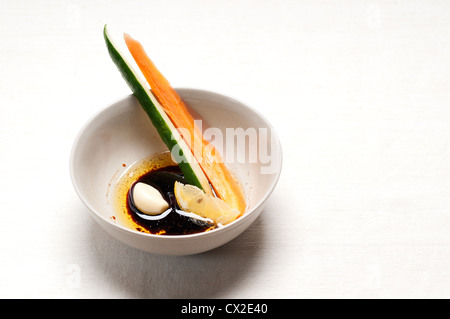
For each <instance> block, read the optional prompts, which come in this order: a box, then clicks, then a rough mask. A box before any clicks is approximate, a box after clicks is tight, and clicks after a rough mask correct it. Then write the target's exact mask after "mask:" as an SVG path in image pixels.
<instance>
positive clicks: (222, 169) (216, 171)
mask: <svg viewBox="0 0 450 319" xmlns="http://www.w3.org/2000/svg"><path fill="white" fill-rule="evenodd" d="M124 38H125V42H126V44H127V46H128V49H129V50H130V52H131V55H132V56H133V58H134V60H135V61H136V63H137V65H138V66H139V69H140V70H141V72H142V74H143V75H144V77H145V78H146V80H147V81H148V83H149V85H150V87H151V89H152V92H153V94H154V95H155V97H156V98H157V100H158V101H159V103H160V104H161V106H162V107H163V109H164V111H165V112H166V114H167V115H168V116H169V118H170V120H171V121H172V123H173V124H174V126H175V127H176V128H177V129H178V130H179V131H180V134H181V136H182V137H183V139H184V140H185V141H186V144H187V145H188V146H189V148H190V149H191V151H192V154H193V155H194V157H195V158H196V160H197V161H198V163H199V165H200V167H201V168H202V170H203V172H204V173H205V175H206V177H207V178H208V180H209V182H210V184H211V185H212V187H213V189H214V191H215V192H216V195H217V196H218V197H219V198H221V199H223V200H224V201H226V202H227V203H228V204H230V205H231V206H232V207H234V208H236V209H238V210H239V211H240V212H241V213H244V212H245V208H246V204H245V199H244V195H243V193H242V189H241V187H240V185H239V184H238V183H237V181H236V180H235V179H234V177H233V175H232V174H231V173H230V171H229V170H228V168H227V167H226V166H225V164H224V162H223V160H222V157H221V155H220V153H219V152H218V151H217V150H216V149H215V147H214V146H213V145H212V144H211V143H209V142H208V141H206V140H205V139H204V138H203V134H202V132H201V131H200V130H199V129H198V128H197V127H196V126H195V125H194V118H193V117H192V115H191V114H190V113H189V110H188V109H187V107H186V105H185V104H184V102H183V101H182V100H181V98H180V96H179V95H178V94H177V92H176V91H175V90H174V89H173V88H172V86H171V85H170V83H169V81H167V79H166V78H165V77H164V76H163V75H162V74H161V73H160V72H159V70H158V69H157V68H156V66H155V65H154V64H153V62H152V61H151V60H150V58H149V57H148V55H147V54H146V52H145V50H144V48H143V47H142V45H141V44H140V43H139V42H138V41H136V40H134V39H133V38H131V37H130V36H129V35H128V34H125V35H124ZM187 132H188V133H189V134H187ZM183 133H184V134H183Z"/></svg>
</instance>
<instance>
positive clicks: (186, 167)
mask: <svg viewBox="0 0 450 319" xmlns="http://www.w3.org/2000/svg"><path fill="white" fill-rule="evenodd" d="M103 36H104V38H105V42H106V47H107V48H108V52H109V55H110V57H111V59H112V60H113V62H114V64H115V65H116V67H117V69H118V70H119V71H120V73H121V74H122V77H123V78H124V80H125V81H126V82H127V84H128V86H129V87H130V88H131V91H132V92H133V94H134V96H135V97H136V98H137V99H138V101H139V103H140V104H141V106H142V108H143V109H144V111H145V113H147V115H148V117H149V118H150V120H151V122H152V123H153V126H154V127H155V128H156V130H157V131H158V134H159V136H160V137H161V139H162V141H163V142H164V144H166V145H167V147H168V148H169V150H170V151H171V150H172V148H173V147H174V146H175V145H178V142H177V141H176V140H175V139H172V131H171V130H170V128H169V126H168V125H167V123H166V122H165V121H164V119H163V118H162V117H161V115H160V114H159V111H158V109H157V108H156V106H155V105H154V104H153V102H152V100H151V99H150V97H149V96H148V94H149V93H148V92H147V89H146V88H144V87H143V86H142V85H141V84H140V83H139V80H138V79H137V78H136V76H135V74H134V72H133V71H132V70H131V68H130V66H129V65H128V64H127V62H126V61H125V60H124V58H123V57H122V56H121V54H120V52H119V51H118V50H117V49H116V48H115V47H114V45H113V43H112V42H111V41H110V40H109V37H108V34H107V29H106V25H105V27H104V29H103ZM179 153H180V156H181V157H182V158H183V160H182V161H181V163H178V166H179V167H180V170H181V171H182V172H183V175H184V177H185V179H186V182H187V183H188V184H191V185H194V186H197V187H198V188H200V189H202V190H204V188H203V187H202V184H201V182H200V181H199V179H198V178H197V176H196V175H195V173H194V171H193V169H192V168H191V166H190V164H189V163H188V161H187V159H186V157H185V156H184V154H183V150H182V148H181V147H179Z"/></svg>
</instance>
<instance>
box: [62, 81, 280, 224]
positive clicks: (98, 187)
mask: <svg viewBox="0 0 450 319" xmlns="http://www.w3.org/2000/svg"><path fill="white" fill-rule="evenodd" d="M177 91H178V93H179V94H180V96H181V97H182V98H183V100H184V101H186V102H187V104H188V105H189V107H190V108H191V110H192V111H193V114H194V116H195V117H196V115H195V114H197V115H201V118H202V120H203V121H202V126H203V129H204V130H205V129H208V128H209V130H208V131H209V132H211V133H212V143H213V144H214V145H215V146H216V147H217V148H218V149H219V150H220V151H221V152H222V154H223V157H224V159H226V161H227V165H228V166H229V167H230V169H231V170H232V171H233V173H234V174H235V175H236V177H237V178H238V180H239V181H240V182H241V184H242V187H243V190H244V193H245V196H246V201H247V212H246V214H248V213H251V211H252V210H253V209H254V208H255V207H256V206H258V205H259V204H261V203H262V202H263V201H264V200H265V199H266V198H267V196H268V195H269V194H270V192H271V191H272V190H273V188H274V186H275V184H276V182H277V180H278V177H279V173H280V170H281V148H280V145H279V142H278V139H277V138H276V136H275V135H270V133H273V134H274V132H273V129H271V127H270V124H269V123H267V121H266V120H265V119H264V118H263V117H262V116H260V115H259V114H258V113H256V112H255V111H253V110H252V109H250V108H248V107H246V106H245V105H243V104H242V103H240V102H238V101H236V100H234V99H231V98H228V97H226V96H223V95H220V94H217V93H212V92H207V91H201V90H193V89H178V90H177ZM235 128H239V129H237V130H236V129H235ZM227 129H228V131H227ZM220 132H222V133H223V134H222V136H220ZM266 132H269V134H268V137H267V139H266V140H265V139H264V138H265V137H264V135H265V133H266ZM227 133H230V134H234V136H232V137H230V134H227ZM255 134H256V137H255V136H254V135H255ZM231 138H232V139H233V140H234V143H231V142H230V141H231V140H230V139H231ZM239 141H240V142H239ZM242 141H245V142H242ZM227 143H228V144H227ZM239 143H240V144H239ZM264 143H266V144H265V145H264ZM255 144H256V145H255ZM227 145H228V147H227ZM164 151H167V147H166V146H165V145H164V143H163V142H162V141H161V138H160V137H159V135H158V133H157V131H156V129H155V128H154V127H153V125H152V123H151V122H150V119H149V118H148V116H147V115H146V114H145V112H144V111H143V110H142V108H141V107H140V105H139V103H138V101H137V100H136V98H135V97H134V96H132V95H130V96H128V97H125V98H123V99H121V100H119V101H117V102H115V103H113V104H112V105H111V106H109V107H107V108H106V109H104V110H103V111H101V112H100V113H98V114H97V115H95V116H94V117H93V118H92V119H91V120H90V121H89V122H88V123H87V124H86V125H85V127H84V128H83V130H82V131H81V133H80V135H79V136H78V138H77V141H76V142H75V145H74V149H73V151H72V159H71V173H72V179H73V183H74V186H75V189H76V190H77V192H78V194H79V196H80V197H81V199H82V200H83V201H84V202H85V204H86V205H87V206H88V207H89V208H90V209H91V210H92V211H93V212H94V213H95V214H96V215H97V216H99V217H101V218H102V219H104V220H107V221H108V222H112V221H111V218H110V217H111V216H113V215H114V214H115V213H116V212H115V211H114V205H112V199H111V198H110V197H111V196H112V193H113V188H114V185H115V183H116V181H117V180H118V178H119V177H120V176H121V174H122V173H123V172H124V171H125V170H126V168H127V167H128V166H129V165H131V164H132V163H134V162H135V161H138V160H141V159H142V158H145V157H148V156H151V155H154V154H157V153H161V152H164ZM251 151H252V152H255V151H256V152H258V153H261V154H262V156H259V155H260V154H258V155H257V156H254V155H250V152H251ZM230 152H231V153H232V154H230ZM231 155H233V156H231ZM227 156H228V157H227ZM268 156H269V157H270V161H267V158H268Z"/></svg>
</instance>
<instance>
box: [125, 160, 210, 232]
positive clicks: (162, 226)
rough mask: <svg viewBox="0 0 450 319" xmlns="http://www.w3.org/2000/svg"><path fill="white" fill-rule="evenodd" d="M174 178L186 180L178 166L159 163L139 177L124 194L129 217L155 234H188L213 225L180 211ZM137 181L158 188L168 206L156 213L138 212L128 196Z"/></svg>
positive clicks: (181, 180)
mask: <svg viewBox="0 0 450 319" xmlns="http://www.w3.org/2000/svg"><path fill="white" fill-rule="evenodd" d="M176 181H178V182H181V183H186V182H185V179H184V176H183V173H182V172H181V170H180V169H179V167H178V166H167V167H162V168H159V169H156V170H153V171H150V172H149V173H147V174H144V175H142V176H141V177H139V179H138V180H137V181H136V182H134V183H133V185H132V186H131V187H130V189H129V191H128V194H127V211H128V214H129V215H130V217H131V218H132V220H133V221H134V222H135V223H136V224H138V225H139V226H140V227H142V228H143V229H145V230H147V231H149V232H150V233H152V234H158V235H188V234H195V233H200V232H204V231H207V230H210V229H212V228H214V227H215V226H214V225H213V224H210V223H207V222H205V221H202V220H199V219H195V218H192V217H189V216H185V215H183V212H182V211H181V210H180V207H179V206H178V204H177V201H176V198H175V195H174V185H175V182H176ZM139 182H141V183H146V184H149V185H151V186H153V187H154V188H156V189H157V190H159V192H160V193H161V195H162V196H163V197H164V199H165V200H166V201H167V202H168V203H169V206H170V207H169V209H168V210H167V211H165V212H164V213H162V214H160V215H156V216H150V215H146V214H144V213H142V212H140V211H139V209H137V208H136V206H135V205H134V202H133V196H132V194H133V188H134V185H136V183H139ZM138 230H140V229H138Z"/></svg>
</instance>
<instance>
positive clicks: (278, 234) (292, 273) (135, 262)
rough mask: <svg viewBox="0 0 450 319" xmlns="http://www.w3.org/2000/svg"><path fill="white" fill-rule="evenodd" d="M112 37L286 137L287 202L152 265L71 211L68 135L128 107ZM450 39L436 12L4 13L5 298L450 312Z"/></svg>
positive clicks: (66, 4) (201, 6)
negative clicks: (390, 302) (398, 301)
mask: <svg viewBox="0 0 450 319" xmlns="http://www.w3.org/2000/svg"><path fill="white" fill-rule="evenodd" d="M105 23H108V24H110V25H111V26H113V27H114V28H115V29H116V30H123V31H125V32H128V33H130V34H131V35H132V36H133V37H135V38H136V39H138V40H140V41H141V42H142V43H143V44H144V46H145V47H146V49H147V51H148V52H149V54H150V56H151V57H152V59H153V60H154V61H155V63H156V64H157V65H158V67H159V68H160V69H161V71H162V72H163V73H164V74H165V75H166V76H167V78H168V79H169V80H170V81H171V83H172V85H173V86H175V87H177V86H178V87H180V86H181V87H200V88H204V89H210V90H214V91H219V92H223V93H226V94H229V95H231V96H234V97H236V98H238V99H240V100H242V101H244V102H247V103H249V104H250V105H252V106H253V107H254V108H256V109H258V110H259V111H260V112H261V113H262V114H264V115H265V116H266V117H267V118H268V119H269V120H270V121H271V122H272V124H273V125H274V127H275V128H276V130H277V131H278V134H279V135H280V138H281V140H282V144H283V150H284V170H283V173H282V176H281V178H280V181H279V184H278V186H277V188H276V190H275V192H274V193H273V196H272V197H271V198H270V201H269V203H268V206H267V208H266V209H265V211H264V212H263V213H262V215H261V217H260V218H259V219H258V220H257V221H256V222H255V224H253V225H252V226H251V227H250V228H249V229H248V230H247V231H246V232H245V233H244V234H242V235H241V236H240V237H238V238H237V239H235V240H234V241H232V242H231V243H229V244H227V245H225V246H223V247H221V248H219V249H216V250H214V251H211V252H207V253H204V254H200V255H194V256H187V257H165V256H157V255H150V254H147V253H143V252H141V251H138V250H135V249H132V248H130V247H128V246H126V245H124V244H122V243H120V242H118V241H116V240H115V239H113V238H111V237H110V236H109V235H108V234H106V233H105V232H104V231H103V230H102V229H100V228H99V227H98V225H97V224H96V223H95V222H94V220H93V219H92V217H91V216H90V215H89V212H88V210H87V208H85V207H84V205H83V204H82V202H81V201H80V200H79V198H78V197H77V195H76V193H75V191H74V190H73V187H72V185H71V181H70V176H69V168H68V167H69V155H70V150H71V146H72V143H73V140H74V138H75V136H76V135H77V133H78V131H79V129H80V128H81V127H82V125H83V124H84V123H85V121H86V120H87V119H88V118H90V117H91V116H92V115H93V114H94V113H96V112H97V111H99V110H100V109H101V108H103V107H104V106H106V105H107V104H109V103H111V102H113V101H115V100H117V99H118V98H121V97H123V96H125V95H127V94H129V93H130V90H129V88H128V87H127V85H126V84H125V82H124V81H123V80H122V78H121V76H120V74H119V73H118V71H117V70H116V68H115V66H114V65H113V63H112V61H111V60H110V58H109V56H108V54H107V51H106V48H105V45H104V41H103V37H102V28H103V25H104V24H105ZM449 39H450V2H449V1H446V0H441V1H437V0H435V1H425V0H423V1H410V0H408V1H406V0H398V1H377V0H371V1H364V0H363V1H360V0H353V1H351V0H345V1H332V0H329V1H326V0H314V1H312V0H305V1H295V0H293V1H268V0H253V1H251V0H249V1H244V0H242V1H237V0H227V1H209V0H197V1H181V0H178V1H130V0H127V1H23V0H20V1H19V0H16V1H9V0H0V70H1V76H0V164H1V165H0V194H1V195H0V196H1V197H0V198H1V201H0V214H1V215H0V218H1V220H0V253H1V257H0V297H3V298H7V297H43V298H54V297H62V298H81V297H83V298H100V297H102V298H103V297H105V298H110V297H114V298H140V297H148V298H158V297H166V298H172V297H185V298H189V297H205V298H216V297H223V298H316V297H331V298H336V297H344V298H350V297H358V298H367V297H369V298H370V297H375V298H378V297H393V298H396V297H407V298H412V297H450V267H449V264H450V59H449V57H450V41H449Z"/></svg>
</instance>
